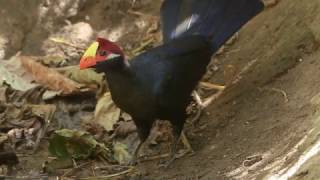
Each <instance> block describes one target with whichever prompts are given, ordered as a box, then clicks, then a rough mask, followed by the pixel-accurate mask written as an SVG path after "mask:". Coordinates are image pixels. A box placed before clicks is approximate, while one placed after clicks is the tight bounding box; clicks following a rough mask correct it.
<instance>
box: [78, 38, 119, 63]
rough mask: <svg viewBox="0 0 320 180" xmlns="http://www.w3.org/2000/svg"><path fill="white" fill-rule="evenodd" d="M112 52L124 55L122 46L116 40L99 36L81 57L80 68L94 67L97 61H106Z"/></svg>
mask: <svg viewBox="0 0 320 180" xmlns="http://www.w3.org/2000/svg"><path fill="white" fill-rule="evenodd" d="M111 54H117V55H120V56H123V57H124V53H123V51H122V50H121V48H120V47H119V46H118V45H117V44H116V43H114V42H112V41H109V40H106V39H103V38H97V40H96V42H94V43H92V44H91V45H90V46H89V47H88V49H87V50H86V51H85V53H84V54H83V56H82V57H81V59H80V69H86V68H90V67H94V66H95V65H96V64H97V62H101V61H106V60H108V57H109V56H110V55H111Z"/></svg>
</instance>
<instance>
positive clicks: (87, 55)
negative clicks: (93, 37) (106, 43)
mask: <svg viewBox="0 0 320 180" xmlns="http://www.w3.org/2000/svg"><path fill="white" fill-rule="evenodd" d="M98 47H99V43H98V42H94V43H92V44H91V45H90V46H89V47H88V49H87V50H86V51H85V52H84V54H83V56H82V57H81V59H80V64H79V65H80V69H87V68H90V67H93V66H95V65H96V64H97V60H96V54H97V50H98Z"/></svg>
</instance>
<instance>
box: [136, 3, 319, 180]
mask: <svg viewBox="0 0 320 180" xmlns="http://www.w3.org/2000/svg"><path fill="white" fill-rule="evenodd" d="M319 11H320V1H314V0H307V1H304V3H301V2H300V1H299V0H281V1H280V2H279V3H278V4H277V5H276V6H275V7H273V8H269V9H266V10H265V12H263V13H262V14H260V15H259V16H258V17H257V18H255V19H254V20H253V21H251V22H250V23H249V24H248V25H247V26H246V27H245V28H244V29H243V30H242V31H241V32H240V35H239V39H238V41H237V42H236V43H235V44H234V45H233V46H232V47H229V48H228V49H227V52H226V53H225V54H224V55H222V56H218V57H217V59H218V61H219V62H220V67H221V68H220V69H223V67H230V65H231V66H232V67H233V69H235V71H236V76H235V77H234V78H233V80H232V81H231V83H230V84H229V85H228V87H227V89H226V91H225V92H224V94H223V95H222V96H221V97H220V98H219V99H218V100H217V101H215V102H214V103H213V104H212V105H211V106H210V107H209V108H208V109H207V114H206V115H204V116H203V117H202V119H201V121H200V128H199V127H192V128H191V129H189V130H188V132H189V133H188V136H189V138H190V139H191V143H192V145H193V147H194V149H195V151H196V153H195V154H194V156H192V157H184V158H183V159H180V160H178V161H177V162H176V163H175V164H174V165H173V166H172V168H169V169H168V170H162V169H157V168H156V167H155V168H154V169H150V166H151V165H152V163H150V164H147V165H144V166H142V167H141V169H143V170H145V171H146V172H149V173H150V174H154V173H156V175H152V177H163V178H164V179H166V178H174V177H176V178H178V179H180V178H181V179H183V177H194V178H196V177H197V178H202V179H287V178H289V177H293V178H294V179H299V178H301V179H308V177H310V179H312V177H313V178H314V177H320V174H319V171H317V164H318V162H317V159H318V157H314V158H312V159H310V160H309V161H310V162H308V163H307V164H306V165H302V166H305V167H303V168H302V169H301V170H299V172H297V170H298V169H299V168H300V165H301V164H304V162H305V161H306V160H307V159H308V157H311V155H313V154H317V150H319V147H318V146H319V144H317V137H318V134H319V125H320V124H319V123H320V122H319V110H318V109H319V103H320V100H319V98H320V94H319V93H320V91H319V89H320V79H319V77H320V72H319V69H320V61H319V57H320V52H319V50H318V42H319V41H318V40H319V37H320V36H319V35H320V25H319V23H318V22H319V18H320V16H319V13H318V12H319ZM212 81H213V82H223V72H217V73H216V75H215V76H213V77H212ZM317 148H318V149H317ZM310 149H311V150H312V151H310V152H309V150H310ZM303 155H307V156H303ZM317 173H318V174H317Z"/></svg>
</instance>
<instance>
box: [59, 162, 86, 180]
mask: <svg viewBox="0 0 320 180" xmlns="http://www.w3.org/2000/svg"><path fill="white" fill-rule="evenodd" d="M91 163H92V162H91V161H90V162H86V163H83V164H80V165H79V166H78V165H76V167H75V168H72V169H70V170H68V171H67V172H65V173H64V174H63V175H62V176H61V178H62V179H63V178H64V177H66V176H67V175H69V174H71V173H73V172H74V171H75V170H78V169H80V168H82V167H84V166H86V165H88V164H91Z"/></svg>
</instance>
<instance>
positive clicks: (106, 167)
mask: <svg viewBox="0 0 320 180" xmlns="http://www.w3.org/2000/svg"><path fill="white" fill-rule="evenodd" d="M115 167H120V168H133V167H134V166H124V165H106V166H101V167H94V169H95V170H100V169H110V168H115Z"/></svg>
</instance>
